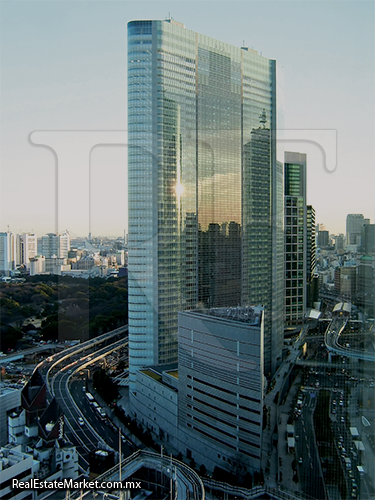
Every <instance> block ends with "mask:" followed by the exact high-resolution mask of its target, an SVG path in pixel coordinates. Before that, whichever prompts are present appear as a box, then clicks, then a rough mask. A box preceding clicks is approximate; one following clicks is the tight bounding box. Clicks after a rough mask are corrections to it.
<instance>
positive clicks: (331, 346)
mask: <svg viewBox="0 0 375 500" xmlns="http://www.w3.org/2000/svg"><path fill="white" fill-rule="evenodd" d="M345 306H349V304H345V303H344V304H343V303H341V302H340V303H339V304H337V305H336V306H335V308H334V309H333V318H332V321H331V322H330V323H329V324H328V327H327V329H326V331H325V334H324V342H325V345H326V347H327V349H328V351H330V352H334V353H335V354H338V355H340V356H346V357H347V358H352V359H356V360H359V359H361V360H363V361H372V362H374V361H375V354H374V353H366V352H364V351H362V350H359V349H353V348H351V347H344V346H343V345H341V344H339V337H340V335H341V333H342V332H343V331H344V329H345V327H346V325H347V323H348V321H349V318H350V307H345Z"/></svg>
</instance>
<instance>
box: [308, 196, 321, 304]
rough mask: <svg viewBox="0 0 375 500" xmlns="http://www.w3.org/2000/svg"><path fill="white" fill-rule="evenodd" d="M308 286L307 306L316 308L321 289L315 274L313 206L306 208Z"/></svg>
mask: <svg viewBox="0 0 375 500" xmlns="http://www.w3.org/2000/svg"><path fill="white" fill-rule="evenodd" d="M306 238H307V247H306V284H307V306H308V307H314V302H316V301H317V300H318V295H319V287H318V278H317V276H316V274H315V268H316V236H315V209H314V207H313V206H311V205H307V207H306Z"/></svg>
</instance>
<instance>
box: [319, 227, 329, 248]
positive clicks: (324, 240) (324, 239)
mask: <svg viewBox="0 0 375 500" xmlns="http://www.w3.org/2000/svg"><path fill="white" fill-rule="evenodd" d="M328 246H329V231H319V232H318V247H319V248H327V247H328Z"/></svg>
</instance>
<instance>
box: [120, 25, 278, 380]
mask: <svg viewBox="0 0 375 500" xmlns="http://www.w3.org/2000/svg"><path fill="white" fill-rule="evenodd" d="M278 81H279V71H278V68H277V65H276V62H275V61H273V60H269V59H267V58H265V57H262V56H261V55H259V54H258V53H257V52H256V51H254V50H252V49H248V48H246V47H242V48H237V47H233V46H231V45H229V44H226V43H223V42H220V41H218V40H214V39H212V38H209V37H207V36H204V35H200V34H198V33H195V32H193V31H190V30H187V29H186V28H185V26H184V25H183V24H181V23H177V22H175V21H173V20H171V19H170V20H167V21H131V22H130V23H129V24H128V131H129V141H128V144H129V156H128V177H129V182H128V184H129V188H128V190H129V193H128V200H129V239H128V248H129V360H130V383H131V387H134V380H135V372H136V369H137V368H138V367H141V366H145V365H156V364H160V363H167V362H171V361H176V360H177V329H178V325H177V317H178V316H177V313H178V311H181V310H187V309H195V308H196V307H197V305H199V304H202V305H203V306H205V307H221V306H237V305H239V304H243V305H252V304H255V305H257V304H260V305H263V306H264V309H265V315H264V366H265V373H266V374H267V373H270V372H273V371H274V370H275V368H276V366H277V364H278V363H279V361H280V356H281V349H282V340H283V302H284V251H283V250H284V235H283V213H284V211H283V156H282V151H280V149H279V147H276V135H277V129H278V128H280V127H281V123H280V119H281V117H282V112H280V108H281V98H280V94H279V86H278Z"/></svg>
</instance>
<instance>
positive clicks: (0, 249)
mask: <svg viewBox="0 0 375 500" xmlns="http://www.w3.org/2000/svg"><path fill="white" fill-rule="evenodd" d="M15 265H16V246H15V241H14V234H13V233H11V232H10V231H7V232H3V233H0V271H4V272H5V273H7V272H9V271H12V270H14V269H15Z"/></svg>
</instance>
